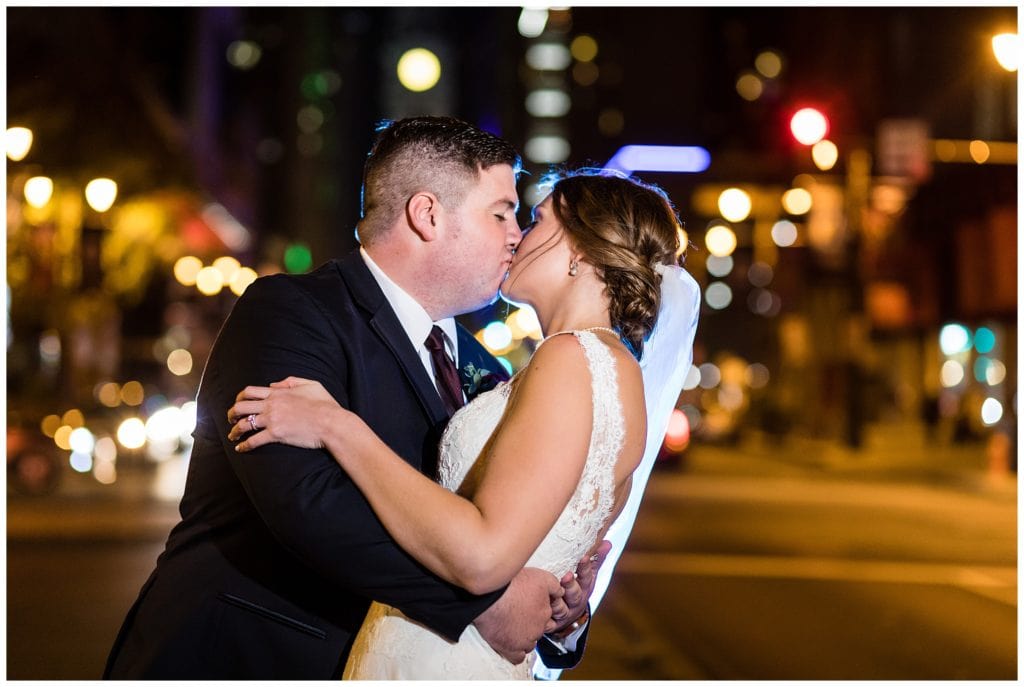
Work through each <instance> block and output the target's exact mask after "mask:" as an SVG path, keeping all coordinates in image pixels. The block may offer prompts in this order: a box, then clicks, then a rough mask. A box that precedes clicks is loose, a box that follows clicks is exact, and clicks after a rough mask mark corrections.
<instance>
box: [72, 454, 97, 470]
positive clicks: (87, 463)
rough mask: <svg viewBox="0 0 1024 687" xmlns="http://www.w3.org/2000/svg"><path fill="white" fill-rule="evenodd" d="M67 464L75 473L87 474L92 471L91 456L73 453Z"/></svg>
mask: <svg viewBox="0 0 1024 687" xmlns="http://www.w3.org/2000/svg"><path fill="white" fill-rule="evenodd" d="M68 463H69V464H70V465H71V469H72V470H74V471H75V472H89V471H90V470H92V455H91V454H89V453H80V452H78V451H75V452H73V453H72V454H71V456H70V458H69V459H68Z"/></svg>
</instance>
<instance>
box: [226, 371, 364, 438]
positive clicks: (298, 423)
mask: <svg viewBox="0 0 1024 687" xmlns="http://www.w3.org/2000/svg"><path fill="white" fill-rule="evenodd" d="M346 415H351V416H352V417H355V416H354V415H352V413H349V412H348V411H346V410H344V409H343V408H342V407H341V406H340V405H338V402H337V401H335V400H334V398H333V397H332V396H331V395H330V394H329V393H327V390H326V389H324V387H323V385H321V384H320V382H316V381H313V380H310V379H302V378H301V377H288V378H287V379H283V380H281V381H279V382H273V383H272V384H271V385H270V386H247V387H245V388H244V389H242V391H240V392H239V393H238V396H236V397H235V404H234V405H233V406H231V408H229V409H228V422H230V423H232V425H233V426H232V427H231V431H230V432H229V433H228V439H230V440H231V441H237V440H238V439H240V438H242V437H243V436H245V435H246V434H249V436H248V437H247V438H246V439H245V441H242V442H240V443H238V444H237V445H236V446H235V450H236V451H239V452H245V451H251V450H253V449H255V448H258V447H260V446H263V445H264V444H270V443H274V442H277V443H282V444H289V445H291V446H298V447H300V448H313V449H317V448H324V441H325V437H326V433H327V429H328V425H329V423H330V422H332V421H333V422H337V421H338V420H339V417H341V418H342V419H343V418H344V416H346Z"/></svg>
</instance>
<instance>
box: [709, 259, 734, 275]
mask: <svg viewBox="0 0 1024 687" xmlns="http://www.w3.org/2000/svg"><path fill="white" fill-rule="evenodd" d="M705 267H707V268H708V274H710V275H711V276H713V277H724V276H726V275H727V274H729V273H730V272H732V268H733V260H732V256H731V255H709V256H708V259H707V262H706V263H705Z"/></svg>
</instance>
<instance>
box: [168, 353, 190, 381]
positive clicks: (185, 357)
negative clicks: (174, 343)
mask: <svg viewBox="0 0 1024 687" xmlns="http://www.w3.org/2000/svg"><path fill="white" fill-rule="evenodd" d="M167 369H168V370H170V371H171V374H173V375H177V376H179V377H183V376H185V375H187V374H188V373H189V372H191V371H192V354H191V353H189V352H188V351H186V350H185V349H184V348H176V349H174V350H173V351H171V352H170V353H169V354H168V356H167Z"/></svg>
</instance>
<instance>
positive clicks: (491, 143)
mask: <svg viewBox="0 0 1024 687" xmlns="http://www.w3.org/2000/svg"><path fill="white" fill-rule="evenodd" d="M493 165H509V166H511V167H512V169H513V170H514V171H515V172H516V174H517V175H518V173H519V171H520V169H521V168H522V160H521V159H520V157H519V154H518V153H517V152H516V150H515V148H513V147H512V146H511V145H510V144H509V143H507V142H506V141H504V140H502V139H500V138H498V137H497V136H495V135H493V134H490V133H487V132H486V131H482V130H480V129H478V128H476V127H474V126H472V125H470V124H467V123H466V122H463V121H461V120H459V119H455V118H454V117H435V116H424V117H409V118H406V119H399V120H395V121H391V120H383V121H382V122H380V123H379V124H378V126H377V138H376V139H375V140H374V143H373V146H372V148H371V149H370V154H369V156H368V157H367V159H366V163H365V165H364V166H363V189H362V219H361V220H360V222H359V240H360V243H362V244H364V245H369V244H370V243H372V242H373V241H374V240H375V239H376V238H377V237H378V236H380V235H381V234H382V233H383V232H385V231H387V229H388V228H390V227H391V226H392V225H393V224H394V222H395V220H396V219H397V218H398V217H399V215H400V214H401V213H402V212H403V211H404V209H405V204H406V202H408V200H409V198H411V197H412V196H413V195H414V194H415V193H417V192H419V191H430V192H432V193H434V194H435V195H436V196H437V197H438V199H439V200H440V201H441V202H442V203H443V204H445V205H446V206H449V207H451V208H456V207H458V206H459V204H460V203H461V202H462V199H463V198H464V197H465V194H466V191H467V189H468V187H469V184H470V183H471V182H473V181H476V180H477V179H478V178H479V173H480V170H481V169H488V168H490V167H492V166H493Z"/></svg>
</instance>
